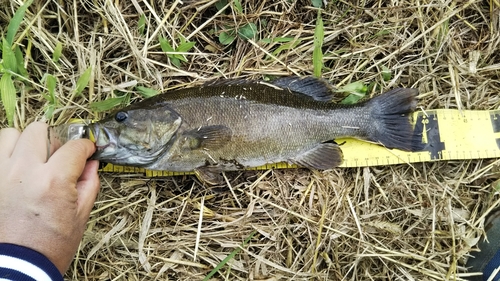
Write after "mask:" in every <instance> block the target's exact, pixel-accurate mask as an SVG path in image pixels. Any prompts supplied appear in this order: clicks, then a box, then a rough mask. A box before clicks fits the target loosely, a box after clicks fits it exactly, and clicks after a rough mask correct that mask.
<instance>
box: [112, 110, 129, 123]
mask: <svg viewBox="0 0 500 281" xmlns="http://www.w3.org/2000/svg"><path fill="white" fill-rule="evenodd" d="M127 118H128V114H127V112H124V111H118V112H117V113H116V114H115V120H116V122H118V123H121V122H123V121H125V120H127Z"/></svg>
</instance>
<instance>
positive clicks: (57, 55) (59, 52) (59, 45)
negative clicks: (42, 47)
mask: <svg viewBox="0 0 500 281" xmlns="http://www.w3.org/2000/svg"><path fill="white" fill-rule="evenodd" d="M62 50H63V45H62V43H61V42H57V45H56V47H55V48H54V53H53V54H52V61H53V62H55V63H57V62H58V61H59V58H61V55H62Z"/></svg>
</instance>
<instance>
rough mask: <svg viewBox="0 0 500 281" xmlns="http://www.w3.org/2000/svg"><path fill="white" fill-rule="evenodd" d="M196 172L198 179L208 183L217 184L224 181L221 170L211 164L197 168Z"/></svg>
mask: <svg viewBox="0 0 500 281" xmlns="http://www.w3.org/2000/svg"><path fill="white" fill-rule="evenodd" d="M194 174H195V175H196V177H197V178H198V180H200V181H201V182H202V183H206V184H208V185H217V184H221V183H223V182H224V177H222V175H221V172H220V171H218V170H216V169H214V168H213V167H210V166H204V167H199V168H196V169H195V170H194Z"/></svg>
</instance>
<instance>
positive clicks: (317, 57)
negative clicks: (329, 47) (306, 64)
mask: <svg viewBox="0 0 500 281" xmlns="http://www.w3.org/2000/svg"><path fill="white" fill-rule="evenodd" d="M324 37H325V34H324V27H323V19H322V18H321V13H320V12H318V18H317V19H316V27H315V28H314V49H313V67H314V76H316V77H321V71H322V70H323V50H322V49H321V48H322V47H323V40H324Z"/></svg>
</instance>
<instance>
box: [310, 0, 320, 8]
mask: <svg viewBox="0 0 500 281" xmlns="http://www.w3.org/2000/svg"><path fill="white" fill-rule="evenodd" d="M312 5H313V7H315V8H321V7H322V6H323V0H312Z"/></svg>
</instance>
